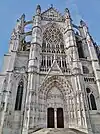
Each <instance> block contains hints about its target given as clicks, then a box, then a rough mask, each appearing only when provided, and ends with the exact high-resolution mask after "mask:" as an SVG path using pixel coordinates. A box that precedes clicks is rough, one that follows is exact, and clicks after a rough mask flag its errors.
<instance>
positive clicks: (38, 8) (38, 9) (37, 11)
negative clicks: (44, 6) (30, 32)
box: [36, 5, 41, 15]
mask: <svg viewBox="0 0 100 134" xmlns="http://www.w3.org/2000/svg"><path fill="white" fill-rule="evenodd" d="M36 13H37V15H40V14H41V6H40V5H37V8H36Z"/></svg>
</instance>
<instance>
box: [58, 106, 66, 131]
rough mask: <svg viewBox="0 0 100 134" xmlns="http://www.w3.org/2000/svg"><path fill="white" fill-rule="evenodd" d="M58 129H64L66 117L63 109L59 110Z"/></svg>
mask: <svg viewBox="0 0 100 134" xmlns="http://www.w3.org/2000/svg"><path fill="white" fill-rule="evenodd" d="M57 128H64V117H63V109H62V108H57Z"/></svg>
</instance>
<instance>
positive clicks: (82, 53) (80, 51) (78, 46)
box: [76, 37, 84, 58]
mask: <svg viewBox="0 0 100 134" xmlns="http://www.w3.org/2000/svg"><path fill="white" fill-rule="evenodd" d="M76 44H77V48H78V54H79V58H84V52H83V47H82V41H81V40H79V39H78V38H77V37H76Z"/></svg>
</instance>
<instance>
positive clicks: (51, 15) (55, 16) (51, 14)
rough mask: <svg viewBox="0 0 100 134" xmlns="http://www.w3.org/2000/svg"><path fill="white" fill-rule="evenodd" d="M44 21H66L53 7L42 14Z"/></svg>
mask: <svg viewBox="0 0 100 134" xmlns="http://www.w3.org/2000/svg"><path fill="white" fill-rule="evenodd" d="M42 19H43V20H49V21H50V20H51V21H52V20H54V21H64V17H63V16H62V15H61V14H60V13H59V12H58V11H57V10H56V9H54V8H53V7H51V8H49V9H48V10H46V11H45V12H43V13H42Z"/></svg>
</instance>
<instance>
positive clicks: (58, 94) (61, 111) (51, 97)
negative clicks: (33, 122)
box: [39, 76, 75, 128]
mask: <svg viewBox="0 0 100 134" xmlns="http://www.w3.org/2000/svg"><path fill="white" fill-rule="evenodd" d="M73 94H74V92H73V90H72V87H71V85H70V84H69V82H68V81H67V80H66V79H64V77H61V76H51V77H49V78H48V79H46V80H45V82H43V83H42V85H41V87H40V89H39V104H40V107H39V109H40V110H39V111H40V113H39V115H40V123H41V124H42V126H43V127H50V124H49V123H50V122H54V125H53V126H52V127H55V128H57V127H59V128H63V127H66V125H67V127H68V124H69V122H70V121H71V120H70V116H71V114H72V116H73V115H74V114H75V108H74V104H72V103H75V101H73V100H72V98H73ZM71 96H72V97H71ZM70 99H71V100H70ZM73 99H74V98H73ZM71 104H72V106H73V107H71V109H70V105H71ZM50 108H52V111H53V112H52V113H53V114H54V115H52V119H53V120H52V121H50V122H49V121H48V119H49V117H48V115H49V114H48V113H49V111H48V110H50ZM71 111H72V113H71ZM70 113H71V114H70ZM49 116H51V115H49ZM58 118H61V120H60V119H58ZM60 122H62V125H61V124H60Z"/></svg>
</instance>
